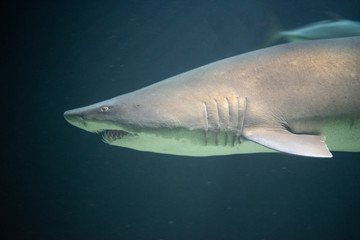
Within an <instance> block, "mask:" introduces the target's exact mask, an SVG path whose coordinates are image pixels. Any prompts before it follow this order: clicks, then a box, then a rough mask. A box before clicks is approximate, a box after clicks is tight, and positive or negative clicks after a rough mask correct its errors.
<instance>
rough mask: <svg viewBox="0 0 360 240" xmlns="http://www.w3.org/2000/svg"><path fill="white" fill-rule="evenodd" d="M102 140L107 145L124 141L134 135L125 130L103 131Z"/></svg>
mask: <svg viewBox="0 0 360 240" xmlns="http://www.w3.org/2000/svg"><path fill="white" fill-rule="evenodd" d="M101 133H102V139H103V141H104V142H105V143H111V142H113V141H115V140H119V139H122V138H123V137H125V136H129V135H134V134H131V133H129V132H126V131H123V130H104V131H101Z"/></svg>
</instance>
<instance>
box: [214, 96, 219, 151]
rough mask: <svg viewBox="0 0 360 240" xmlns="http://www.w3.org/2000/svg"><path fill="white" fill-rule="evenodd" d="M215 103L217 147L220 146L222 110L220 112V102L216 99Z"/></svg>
mask: <svg viewBox="0 0 360 240" xmlns="http://www.w3.org/2000/svg"><path fill="white" fill-rule="evenodd" d="M214 101H215V107H216V113H217V116H216V120H215V121H216V130H215V144H216V146H218V145H219V130H220V112H219V111H220V110H219V104H218V102H217V101H216V99H215V98H214Z"/></svg>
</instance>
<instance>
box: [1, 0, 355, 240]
mask: <svg viewBox="0 0 360 240" xmlns="http://www.w3.org/2000/svg"><path fill="white" fill-rule="evenodd" d="M324 11H331V12H335V13H337V14H340V15H341V16H343V17H344V18H347V19H353V20H360V2H359V1H357V0H348V1H340V0H336V1H331V2H330V1H328V0H315V1H291V0H286V1H285V0H278V1H256V0H247V1H246V0H241V1H200V0H199V1H190V0H184V1H160V0H154V1H92V0H90V1H57V0H55V1H40V0H38V1H26V2H18V3H14V2H13V3H12V4H5V6H4V7H3V8H2V12H3V16H2V17H3V18H4V19H3V23H5V28H4V29H3V30H4V31H3V32H4V34H2V37H1V39H2V41H1V42H2V47H3V54H2V56H4V58H3V60H2V64H1V69H0V77H1V79H2V87H1V89H2V94H1V99H2V102H3V103H2V115H1V116H2V117H1V120H2V123H3V124H2V127H3V129H2V131H3V133H2V138H4V139H5V140H6V143H5V144H4V143H3V144H2V155H3V156H2V160H1V161H0V162H1V171H2V174H1V179H2V181H1V212H0V216H1V218H2V226H1V228H2V230H1V231H0V232H1V234H2V235H4V237H2V239H110V240H111V239H154V240H160V239H162V240H166V239H187V240H189V239H190V240H191V239H200V240H202V239H259V240H260V239H264V240H265V239H293V240H294V239H360V204H359V203H360V154H359V153H334V158H333V159H313V158H304V157H296V156H291V155H284V154H254V155H234V156H220V157H208V158H190V157H180V156H170V155H160V154H154V153H145V152H138V151H134V150H129V149H124V148H117V147H111V146H109V145H106V144H103V143H102V142H101V141H100V137H99V136H97V135H94V134H90V133H87V132H85V131H82V130H80V129H77V128H74V127H72V126H71V125H69V124H68V123H66V122H65V120H64V119H63V116H62V114H63V112H64V111H65V110H68V109H71V108H75V107H80V106H84V105H88V104H90V103H94V102H97V101H100V100H104V99H107V98H110V97H114V96H117V95H119V94H123V93H126V92H129V91H133V90H135V89H138V88H140V87H144V86H146V85H149V84H151V83H154V82H157V81H159V80H162V79H164V78H167V77H170V76H173V75H175V74H178V73H181V72H183V71H186V70H190V69H192V68H194V67H198V66H201V65H204V64H206V63H209V62H212V61H215V60H219V59H222V58H225V57H229V56H232V55H236V54H240V53H243V52H247V51H251V50H254V49H257V48H258V47H259V46H262V44H263V43H264V41H265V40H266V37H267V36H268V34H269V29H270V28H271V25H272V23H271V22H272V21H273V19H274V18H275V19H276V21H277V22H278V23H280V25H282V26H283V28H293V27H297V26H300V25H303V24H307V23H310V22H313V21H319V20H323V19H326V18H328V16H327V15H326V14H324ZM5 236H6V237H5Z"/></svg>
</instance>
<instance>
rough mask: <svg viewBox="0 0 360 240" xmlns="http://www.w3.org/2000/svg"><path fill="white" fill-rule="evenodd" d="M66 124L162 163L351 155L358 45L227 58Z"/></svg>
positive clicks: (317, 44) (304, 46) (358, 111)
mask: <svg viewBox="0 0 360 240" xmlns="http://www.w3.org/2000/svg"><path fill="white" fill-rule="evenodd" d="M64 116H65V119H66V120H67V121H68V122H69V123H71V124H72V125H74V126H76V127H79V128H81V129H84V130H86V131H89V132H93V133H101V134H102V137H103V141H104V142H105V143H108V144H111V145H115V146H121V147H127V148H132V149H136V150H141V151H150V152H157V153H165V154H174V155H185V156H211V155H227V154H241V153H260V152H283V153H288V154H295V155H301V156H309V157H322V158H329V157H332V154H331V152H330V150H331V151H350V152H359V151H360V37H350V38H338V39H327V40H313V41H305V42H296V43H288V44H284V45H278V46H274V47H270V48H265V49H261V50H257V51H253V52H249V53H245V54H241V55H238V56H234V57H230V58H226V59H224V60H220V61H217V62H214V63H210V64H208V65H205V66H202V67H199V68H196V69H194V70H191V71H188V72H185V73H182V74H179V75H176V76H174V77H171V78H168V79H166V80H163V81H160V82H158V83H155V84H153V85H150V86H148V87H145V88H142V89H140V90H137V91H134V92H131V93H127V94H124V95H120V96H118V97H115V98H111V99H109V100H106V101H102V102H99V103H96V104H93V105H90V106H86V107H81V108H77V109H74V110H69V111H66V112H65V113H64ZM329 149H330V150H329Z"/></svg>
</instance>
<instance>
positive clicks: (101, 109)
mask: <svg viewBox="0 0 360 240" xmlns="http://www.w3.org/2000/svg"><path fill="white" fill-rule="evenodd" d="M109 109H110V108H109V107H108V106H101V107H100V111H101V112H107V111H108V110H109Z"/></svg>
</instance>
